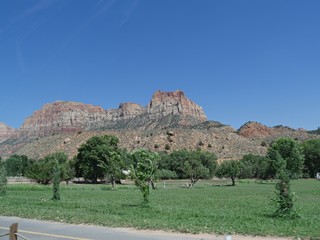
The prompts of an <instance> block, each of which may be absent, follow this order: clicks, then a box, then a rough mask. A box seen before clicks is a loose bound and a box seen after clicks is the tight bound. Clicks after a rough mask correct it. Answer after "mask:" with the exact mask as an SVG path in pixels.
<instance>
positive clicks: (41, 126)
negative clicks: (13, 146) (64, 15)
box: [18, 101, 106, 136]
mask: <svg viewBox="0 0 320 240" xmlns="http://www.w3.org/2000/svg"><path fill="white" fill-rule="evenodd" d="M105 118H106V114H105V110H103V109H102V108H101V107H96V106H92V105H89V104H82V103H76V102H62V101H58V102H54V103H49V104H46V105H45V106H44V107H43V108H42V109H40V110H38V111H36V112H34V113H33V115H32V116H31V117H29V118H27V119H26V120H25V122H24V123H23V125H22V126H21V127H20V128H19V129H18V134H19V136H47V135H50V134H55V133H62V132H65V133H66V132H74V131H79V130H83V129H85V128H87V127H88V126H90V124H91V123H92V122H101V121H103V120H104V119H105Z"/></svg>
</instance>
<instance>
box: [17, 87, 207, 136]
mask: <svg viewBox="0 0 320 240" xmlns="http://www.w3.org/2000/svg"><path fill="white" fill-rule="evenodd" d="M205 120H207V117H206V116H205V114H204V112H203V110H202V108H201V107H200V106H198V105H197V104H195V103H194V102H192V101H191V100H189V99H188V98H187V97H185V95H184V93H183V92H182V91H175V92H160V91H158V92H156V93H155V94H154V95H153V98H152V100H151V101H150V103H149V104H148V106H147V107H143V106H141V105H139V104H135V103H121V104H120V105H119V108H117V109H110V110H104V109H103V108H101V107H97V106H93V105H89V104H83V103H77V102H63V101H57V102H54V103H49V104H46V105H45V106H44V107H43V108H42V109H40V110H38V111H36V112H34V113H33V115H32V116H31V117H29V118H27V119H26V120H25V122H24V124H23V125H22V126H21V127H20V128H19V129H18V133H17V134H18V136H19V137H31V136H36V137H38V136H48V135H52V134H58V133H70V132H76V131H83V130H101V129H152V128H154V127H157V126H162V127H170V126H173V125H174V127H177V126H179V125H181V126H192V125H194V124H195V123H200V122H203V121H205Z"/></svg>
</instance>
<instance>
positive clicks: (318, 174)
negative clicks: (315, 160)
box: [316, 172, 320, 180]
mask: <svg viewBox="0 0 320 240" xmlns="http://www.w3.org/2000/svg"><path fill="white" fill-rule="evenodd" d="M316 179H318V180H320V172H318V173H317V175H316Z"/></svg>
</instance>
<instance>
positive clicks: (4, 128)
mask: <svg viewBox="0 0 320 240" xmlns="http://www.w3.org/2000/svg"><path fill="white" fill-rule="evenodd" d="M14 131H15V129H14V128H12V127H9V126H8V125H6V124H5V123H3V122H0V142H2V141H4V140H5V139H7V138H8V137H9V136H10V135H11V134H13V133H14Z"/></svg>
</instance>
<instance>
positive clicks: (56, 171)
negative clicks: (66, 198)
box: [52, 160, 61, 200]
mask: <svg viewBox="0 0 320 240" xmlns="http://www.w3.org/2000/svg"><path fill="white" fill-rule="evenodd" d="M60 181H61V177H60V166H59V162H58V160H56V161H55V163H54V167H53V176H52V182H53V196H52V200H60Z"/></svg>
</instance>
